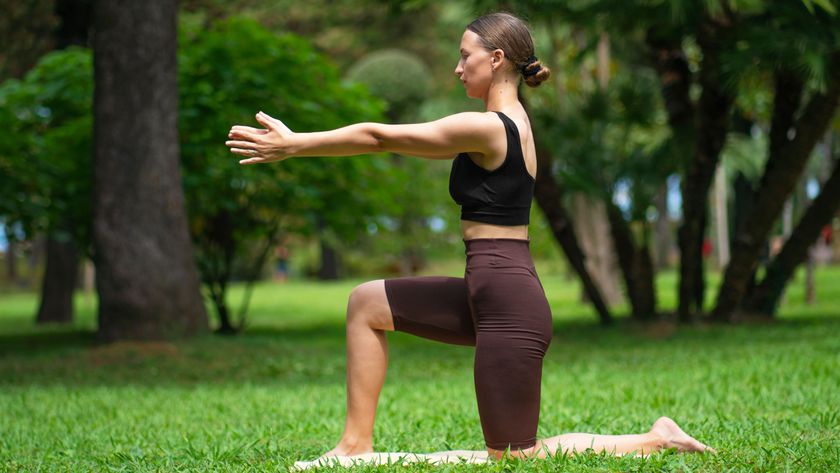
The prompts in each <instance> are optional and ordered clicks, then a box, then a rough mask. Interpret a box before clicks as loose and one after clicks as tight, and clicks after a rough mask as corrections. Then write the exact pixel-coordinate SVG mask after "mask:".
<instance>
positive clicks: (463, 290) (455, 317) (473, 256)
mask: <svg viewBox="0 0 840 473" xmlns="http://www.w3.org/2000/svg"><path fill="white" fill-rule="evenodd" d="M464 244H465V246H466V249H465V252H466V258H467V265H466V270H465V271H464V277H463V278H454V277H444V276H423V277H403V278H394V279H386V280H385V293H386V294H387V296H388V304H389V305H390V307H391V313H392V314H393V317H394V328H395V329H396V330H398V331H401V332H407V333H411V334H414V335H417V336H420V337H423V338H428V339H431V340H437V341H440V342H445V343H452V344H458V345H470V346H475V363H474V376H475V392H476V398H477V400H478V414H479V417H480V418H481V428H482V431H483V432H484V441H485V443H486V444H487V446H488V447H490V448H493V449H496V450H505V449H507V448H510V449H511V450H517V449H525V448H530V447H533V446H534V445H535V444H536V440H537V423H538V421H539V414H540V381H541V378H542V362H543V357H544V356H545V352H546V350H547V349H548V346H549V343H551V332H552V326H551V310H550V309H549V306H548V301H547V300H546V298H545V291H544V290H543V287H542V283H540V280H539V277H538V276H537V272H536V269H535V268H534V263H533V261H532V259H531V253H530V251H529V241H528V240H523V239H515V238H479V239H472V240H465V241H464Z"/></svg>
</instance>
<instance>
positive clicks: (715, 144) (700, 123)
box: [678, 22, 734, 322]
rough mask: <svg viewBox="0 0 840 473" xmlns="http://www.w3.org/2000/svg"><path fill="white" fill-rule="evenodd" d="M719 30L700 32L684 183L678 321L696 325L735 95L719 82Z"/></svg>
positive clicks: (704, 28)
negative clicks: (693, 126) (715, 184)
mask: <svg viewBox="0 0 840 473" xmlns="http://www.w3.org/2000/svg"><path fill="white" fill-rule="evenodd" d="M719 36H720V31H719V30H718V29H716V28H715V27H713V26H712V25H711V24H710V23H709V22H706V23H704V25H702V26H701V27H700V30H699V31H698V36H697V42H698V44H699V45H700V48H701V50H702V51H703V60H702V63H701V66H700V76H699V82H700V85H701V87H702V90H703V91H702V93H701V94H700V101H699V103H698V107H697V113H698V116H697V134H696V137H697V139H696V140H695V141H694V143H693V144H694V155H693V159H692V160H691V162H690V163H689V165H688V169H687V170H686V172H685V175H684V176H683V181H682V199H683V222H682V225H681V226H680V230H679V245H680V262H681V264H680V286H679V287H680V289H679V291H680V297H679V308H678V314H679V320H680V321H681V322H690V321H692V320H694V310H700V309H701V308H702V306H703V293H704V292H705V291H704V288H705V281H704V280H703V278H704V272H703V256H702V247H703V238H704V236H705V233H706V221H707V218H706V217H707V213H708V196H709V188H710V187H711V184H712V179H713V178H714V175H715V170H716V169H717V165H718V161H719V159H720V152H721V150H722V149H723V145H724V142H725V140H726V133H727V131H728V129H729V111H730V109H731V107H732V102H733V100H734V99H733V96H732V94H731V92H729V91H726V90H724V88H723V84H722V83H721V81H720V73H721V71H720V56H719V53H720V51H719V49H720V45H719V44H717V43H716V41H717V40H718V39H719Z"/></svg>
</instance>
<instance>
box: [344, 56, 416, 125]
mask: <svg viewBox="0 0 840 473" xmlns="http://www.w3.org/2000/svg"><path fill="white" fill-rule="evenodd" d="M428 77H429V72H428V70H427V68H426V66H425V65H424V64H423V61H421V60H420V58H419V57H417V56H415V55H414V54H411V53H409V52H407V51H402V50H399V49H385V50H381V51H376V52H373V53H371V54H368V55H367V56H365V57H363V58H362V59H361V60H359V61H358V62H357V63H356V64H354V65H353V66H352V67H351V68H350V69H349V70H348V71H347V78H349V79H351V80H353V81H355V82H360V83H362V84H365V85H366V86H367V87H368V89H369V90H370V92H371V93H372V94H373V95H374V96H376V97H379V98H381V99H383V100H385V102H386V103H387V104H388V116H389V117H390V118H391V119H392V120H394V119H397V118H399V119H400V120H402V121H404V122H406V123H409V122H412V121H415V118H416V115H417V113H416V110H417V109H418V104H419V103H421V102H422V101H423V100H424V99H425V98H426V97H427V96H428V94H429V92H430V84H429V80H428Z"/></svg>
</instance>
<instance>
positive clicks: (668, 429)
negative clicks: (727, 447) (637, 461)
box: [650, 417, 715, 453]
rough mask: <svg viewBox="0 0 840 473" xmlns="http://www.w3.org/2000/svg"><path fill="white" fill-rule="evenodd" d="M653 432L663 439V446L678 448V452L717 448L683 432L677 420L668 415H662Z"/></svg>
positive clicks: (654, 425) (710, 451)
mask: <svg viewBox="0 0 840 473" xmlns="http://www.w3.org/2000/svg"><path fill="white" fill-rule="evenodd" d="M650 431H651V432H653V433H654V434H656V435H658V436H659V437H660V438H662V440H663V442H664V443H663V448H676V449H677V451H678V452H709V453H715V450H714V449H713V448H711V447H709V446H708V445H705V444H703V443H701V442H699V441H698V440H697V439H695V438H694V437H691V436H690V435H688V434H687V433H685V432H683V430H682V429H681V428H680V426H678V425H677V423H676V422H674V421H673V420H671V419H670V418H668V417H660V418H659V419H657V420H656V422H654V423H653V427H652V428H651V429H650Z"/></svg>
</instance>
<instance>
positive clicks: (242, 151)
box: [230, 148, 257, 158]
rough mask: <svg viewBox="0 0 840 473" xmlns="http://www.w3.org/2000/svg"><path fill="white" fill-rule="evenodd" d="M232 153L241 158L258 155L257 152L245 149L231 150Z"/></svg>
mask: <svg viewBox="0 0 840 473" xmlns="http://www.w3.org/2000/svg"><path fill="white" fill-rule="evenodd" d="M230 152H231V153H233V154H238V155H241V156H248V157H251V158H253V157H255V155H256V154H257V152H256V150H254V149H245V148H231V149H230Z"/></svg>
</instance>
